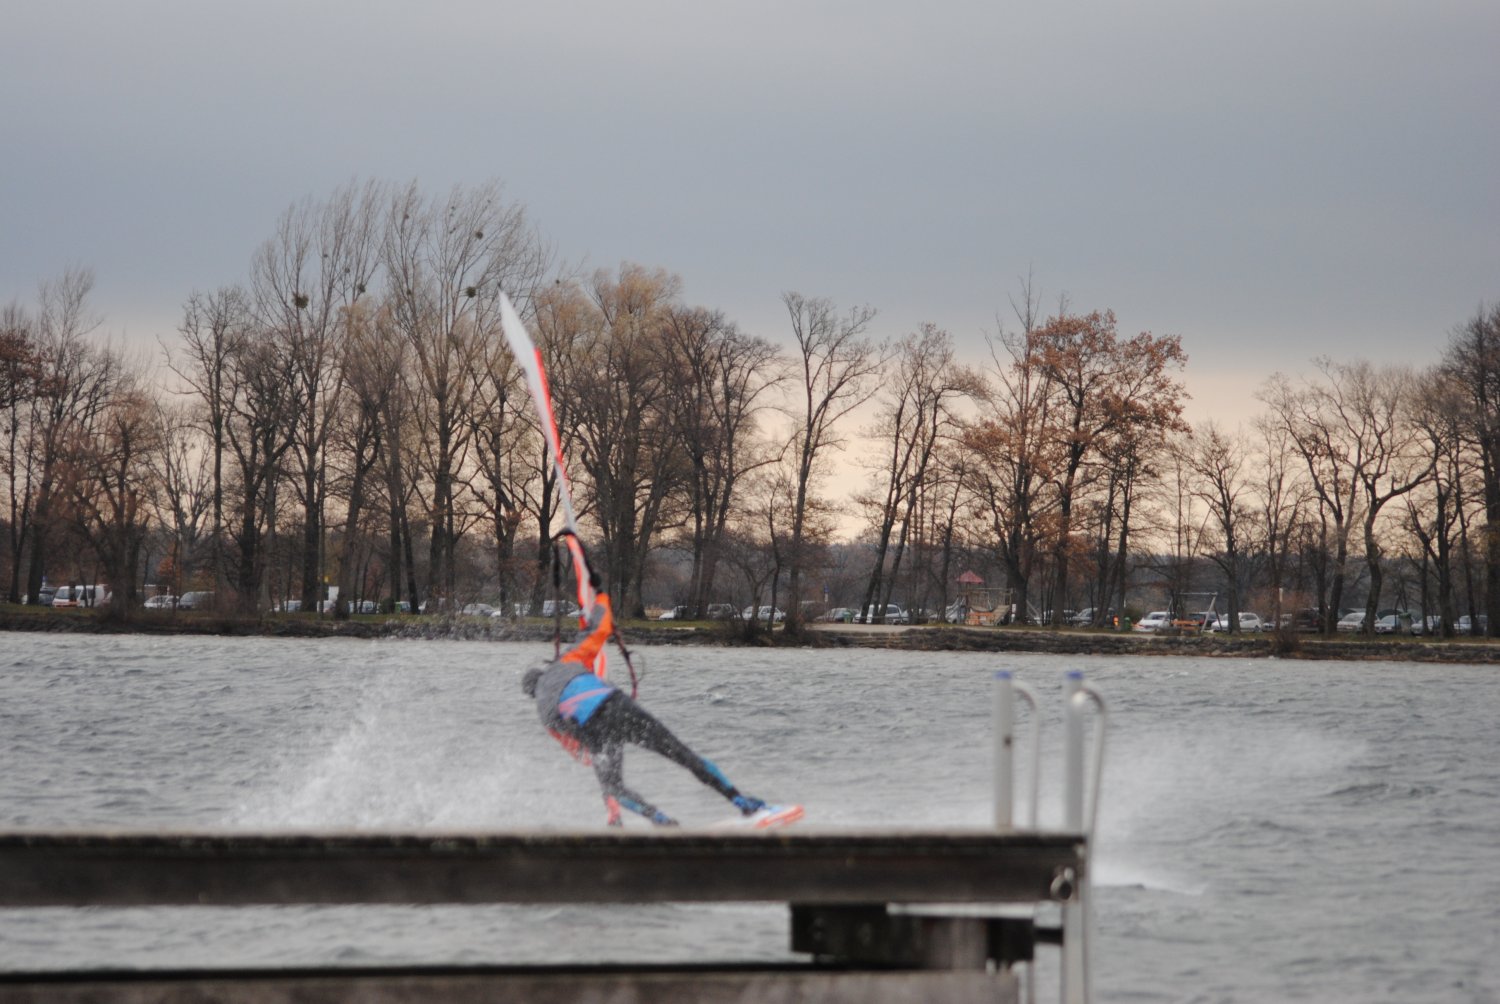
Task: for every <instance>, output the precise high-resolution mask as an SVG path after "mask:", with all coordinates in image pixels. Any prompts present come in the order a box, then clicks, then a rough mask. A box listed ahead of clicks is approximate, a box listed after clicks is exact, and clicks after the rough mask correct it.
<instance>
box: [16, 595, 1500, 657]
mask: <svg viewBox="0 0 1500 1004" xmlns="http://www.w3.org/2000/svg"><path fill="white" fill-rule="evenodd" d="M553 630H554V629H553V625H552V623H551V622H550V621H542V620H539V619H530V620H521V621H511V620H490V619H485V618H473V617H450V618H437V617H416V618H413V617H403V616H388V617H358V618H353V619H350V620H345V621H336V620H332V619H329V618H325V617H313V616H299V615H296V614H291V615H285V614H282V615H276V616H271V617H261V618H256V617H230V616H221V615H216V614H207V613H204V614H198V613H193V614H183V613H164V614H157V613H152V614H149V615H142V616H140V617H137V618H135V619H132V620H131V621H128V622H120V621H114V620H109V619H106V618H101V617H98V616H95V615H94V614H93V613H92V612H81V611H66V612H64V611H50V610H49V611H46V612H42V611H28V610H26V609H25V608H17V607H8V608H4V609H0V631H24V632H38V633H53V632H58V633H68V634H145V635H184V636H218V637H266V638H361V639H379V638H386V639H403V638H406V639H425V640H444V639H451V640H455V641H550V640H551V639H552V637H553ZM564 631H565V635H566V636H569V637H571V634H572V632H571V630H570V629H569V628H568V627H566V626H565V629H564ZM623 631H624V634H625V637H626V638H627V639H628V640H629V641H630V642H631V643H632V644H635V645H712V646H722V647H755V646H760V647H802V648H884V649H905V650H909V651H922V652H1034V653H1041V654H1052V655H1116V656H1206V657H1218V658H1238V659H1270V658H1277V659H1292V660H1306V661H1319V660H1325V659H1343V660H1349V661H1355V662H1360V661H1402V662H1426V663H1454V664H1491V663H1500V643H1497V642H1496V641H1492V640H1489V639H1451V640H1447V641H1426V640H1422V639H1418V638H1390V637H1379V638H1347V637H1338V638H1332V639H1325V638H1321V637H1318V636H1316V635H1306V634H1300V635H1296V636H1293V639H1292V640H1291V641H1290V642H1289V643H1283V642H1282V640H1281V639H1278V638H1277V636H1275V635H1271V634H1252V635H1238V636H1234V635H1222V634H1212V635H1200V636H1182V637H1159V636H1155V635H1149V634H1138V633H1131V632H1113V631H1099V630H1089V629H1081V630H1067V629H1064V630H1054V629H1050V628H968V627H952V626H946V625H933V626H917V627H909V628H908V627H897V626H884V625H844V624H826V625H825V624H820V625H816V626H812V627H810V628H809V630H808V631H807V633H806V635H805V636H804V637H803V638H802V639H798V640H795V641H794V640H792V639H787V638H784V636H783V635H782V634H781V633H780V632H779V631H778V632H776V633H775V634H773V635H767V634H765V633H760V634H757V635H754V636H748V637H747V636H746V635H745V634H743V633H742V632H741V631H740V630H738V629H737V628H736V627H734V626H731V625H729V624H711V623H709V624H684V625H681V626H677V625H673V626H671V627H667V626H663V625H660V624H658V623H656V622H650V621H644V622H629V623H627V624H626V625H625V626H624V628H623Z"/></svg>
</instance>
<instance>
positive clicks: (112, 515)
mask: <svg viewBox="0 0 1500 1004" xmlns="http://www.w3.org/2000/svg"><path fill="white" fill-rule="evenodd" d="M108 369H109V371H110V372H111V374H112V379H111V380H110V384H109V386H108V387H106V388H105V389H104V399H103V400H102V402H101V403H100V406H99V408H98V409H97V411H96V412H94V413H93V414H92V415H91V416H90V420H89V421H88V422H86V423H85V422H80V423H77V424H75V425H73V426H72V427H71V428H70V430H69V434H68V436H67V438H66V440H65V442H64V444H63V457H62V464H61V467H62V470H61V472H60V473H61V477H60V479H59V483H60V485H61V486H63V487H64V488H65V489H66V491H67V493H68V496H69V497H68V503H69V504H68V510H69V511H70V513H71V515H72V517H73V519H74V521H75V525H76V526H77V529H78V530H79V531H80V533H81V535H82V536H83V538H84V539H86V540H87V541H88V542H89V544H90V545H91V547H92V549H93V551H94V553H95V554H96V555H97V556H98V559H99V567H100V569H101V570H102V572H103V575H104V581H107V582H108V583H109V584H110V589H111V593H112V600H111V603H110V607H109V611H108V613H109V616H110V617H111V618H113V619H118V620H127V619H129V618H130V616H131V615H132V614H133V613H134V611H135V607H136V603H137V596H138V592H139V589H138V587H139V585H140V582H141V578H140V574H139V571H140V558H141V551H142V548H143V545H144V543H145V538H146V534H147V532H148V530H149V529H150V526H151V505H150V495H151V492H152V489H153V484H152V469H153V466H154V464H155V461H156V458H157V456H158V454H159V453H160V452H161V449H162V440H161V425H160V423H159V421H158V419H157V413H156V402H155V401H153V400H152V398H151V396H150V394H149V393H148V392H147V390H146V389H145V386H144V383H143V381H142V380H141V378H140V377H139V375H138V374H137V373H136V372H133V371H131V370H130V369H128V368H127V367H126V365H125V364H124V363H123V362H122V361H120V360H119V358H118V357H115V361H114V362H113V364H112V365H110V366H109V367H108Z"/></svg>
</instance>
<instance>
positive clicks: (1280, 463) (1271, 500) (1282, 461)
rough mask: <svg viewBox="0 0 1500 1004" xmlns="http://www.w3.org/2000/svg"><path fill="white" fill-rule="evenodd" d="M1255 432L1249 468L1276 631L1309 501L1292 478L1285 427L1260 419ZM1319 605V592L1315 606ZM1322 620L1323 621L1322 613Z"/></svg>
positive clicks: (1292, 456) (1292, 451) (1292, 453)
mask: <svg viewBox="0 0 1500 1004" xmlns="http://www.w3.org/2000/svg"><path fill="white" fill-rule="evenodd" d="M1255 429H1256V431H1257V433H1258V434H1259V436H1260V451H1259V455H1258V457H1257V458H1256V463H1255V465H1254V467H1253V469H1254V470H1255V471H1257V472H1258V475H1257V476H1255V477H1254V478H1253V482H1252V491H1253V493H1254V498H1255V506H1256V510H1257V511H1258V512H1259V514H1260V523H1259V526H1260V530H1261V546H1262V547H1263V548H1264V551H1265V556H1266V568H1267V570H1268V572H1269V576H1270V587H1271V597H1272V599H1271V604H1272V607H1271V623H1272V624H1273V625H1274V626H1275V627H1277V628H1280V627H1281V623H1282V615H1283V614H1284V613H1285V611H1284V610H1283V609H1282V596H1283V591H1284V588H1285V586H1286V585H1287V576H1288V572H1289V566H1290V563H1291V553H1292V545H1293V541H1294V540H1295V539H1296V536H1297V534H1298V532H1299V528H1300V527H1302V526H1303V525H1304V522H1305V514H1306V510H1307V507H1308V505H1309V504H1310V501H1311V497H1310V492H1309V490H1308V488H1307V485H1306V483H1305V482H1303V481H1301V480H1299V479H1298V478H1297V477H1296V471H1295V470H1294V468H1293V464H1294V463H1295V458H1296V450H1295V446H1294V444H1293V442H1292V439H1291V433H1290V431H1289V430H1288V429H1287V427H1286V426H1285V425H1284V424H1283V423H1281V422H1279V421H1277V420H1276V418H1275V417H1274V416H1273V415H1262V416H1261V417H1259V418H1257V419H1256V422H1255ZM1322 602H1323V596H1322V593H1321V591H1319V595H1318V603H1319V604H1321V603H1322ZM1322 616H1323V618H1324V619H1326V611H1325V612H1324V614H1323V615H1322Z"/></svg>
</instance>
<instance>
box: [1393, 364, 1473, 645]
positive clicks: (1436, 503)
mask: <svg viewBox="0 0 1500 1004" xmlns="http://www.w3.org/2000/svg"><path fill="white" fill-rule="evenodd" d="M1464 405H1465V401H1464V389H1463V387H1462V386H1461V385H1460V384H1459V382H1458V380H1457V379H1456V377H1455V375H1454V374H1453V373H1452V372H1451V371H1449V370H1447V369H1445V368H1443V367H1440V366H1439V367H1434V368H1432V369H1431V370H1428V371H1427V372H1426V373H1424V374H1423V375H1422V378H1421V380H1420V383H1419V387H1418V389H1417V393H1416V397H1415V400H1414V406H1413V411H1412V421H1413V422H1414V423H1415V425H1416V426H1417V427H1418V428H1419V429H1420V430H1421V432H1422V444H1423V448H1424V449H1425V450H1426V452H1427V454H1428V455H1429V456H1430V457H1431V459H1432V476H1431V478H1429V480H1428V481H1427V483H1426V484H1425V485H1423V486H1422V487H1421V488H1420V489H1419V490H1418V491H1414V492H1412V493H1411V494H1409V495H1407V496H1406V499H1405V503H1406V523H1407V526H1408V527H1409V528H1410V530H1411V532H1412V535H1413V536H1414V537H1415V538H1416V540H1417V544H1418V546H1419V547H1420V548H1421V551H1422V558H1423V565H1424V567H1425V566H1426V565H1428V564H1430V565H1431V568H1432V572H1433V575H1431V576H1429V575H1423V577H1422V583H1421V591H1422V615H1423V618H1424V623H1423V625H1422V631H1423V633H1429V634H1430V633H1431V632H1432V630H1433V627H1434V626H1436V627H1437V629H1438V631H1439V632H1440V633H1441V634H1442V635H1443V637H1445V638H1451V637H1452V636H1453V625H1454V622H1455V618H1454V615H1455V612H1456V604H1455V599H1456V596H1455V594H1456V589H1457V583H1456V582H1455V579H1454V574H1455V569H1454V550H1455V545H1457V544H1458V534H1459V526H1460V505H1461V502H1462V499H1463V492H1462V490H1461V485H1462V483H1463V481H1464V480H1465V479H1466V477H1468V476H1469V473H1470V470H1471V463H1472V462H1471V460H1470V458H1469V456H1467V455H1466V452H1467V451H1466V450H1465V444H1464V438H1463V432H1464V428H1465V423H1466V416H1465V414H1464ZM1433 578H1435V579H1436V582H1435V584H1436V587H1437V596H1436V597H1435V599H1436V602H1435V603H1434V602H1433V599H1434V597H1432V596H1431V595H1430V593H1429V582H1430V581H1431V580H1432V579H1433ZM1434 607H1435V608H1436V609H1437V611H1438V615H1437V618H1438V619H1437V624H1436V625H1434V624H1433V622H1432V611H1433V609H1434Z"/></svg>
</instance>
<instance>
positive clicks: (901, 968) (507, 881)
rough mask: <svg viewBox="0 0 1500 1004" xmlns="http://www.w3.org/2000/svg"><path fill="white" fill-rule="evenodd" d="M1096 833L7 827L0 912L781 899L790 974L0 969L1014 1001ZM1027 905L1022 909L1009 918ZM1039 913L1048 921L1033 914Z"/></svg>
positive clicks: (429, 997) (381, 995)
mask: <svg viewBox="0 0 1500 1004" xmlns="http://www.w3.org/2000/svg"><path fill="white" fill-rule="evenodd" d="M1086 878H1087V847H1086V841H1085V839H1084V838H1083V837H1082V836H1080V835H1078V834H1056V833H1035V832H1024V833H1021V832H993V831H980V830H975V831H941V832H938V831H897V832H863V831H851V832H843V831H824V832H818V831H814V830H811V829H796V830H785V831H779V832H775V833H755V832H742V831H715V832H705V831H677V830H670V831H669V830H653V831H649V832H644V831H642V832H615V833H610V832H602V833H601V832H588V833H571V832H532V833H422V834H398V833H285V834H238V833H233V834H225V833H161V834H158V833H25V832H22V833H0V907H6V908H15V907H22V908H26V907H59V906H61V907H83V906H109V907H124V906H141V905H164V906H215V907H223V906H248V905H266V904H495V903H515V904H580V903H664V902H677V903H709V902H714V903H723V902H772V903H784V904H786V905H787V906H788V908H789V914H790V918H789V927H790V944H791V948H792V950H793V951H794V952H799V953H803V954H805V956H806V962H805V963H802V962H798V963H791V964H786V965H752V964H745V965H738V964H729V965H716V966H681V965H674V966H665V965H661V966H561V965H556V964H555V963H549V961H548V960H546V959H538V960H536V963H535V964H534V965H526V966H495V967H472V966H470V967H444V966H425V967H400V968H381V969H359V970H355V969H338V968H327V969H319V970H316V971H310V970H276V969H266V970H253V971H238V970H236V971H227V970H222V969H219V970H215V969H214V968H213V965H212V964H213V960H211V959H205V960H203V963H204V966H203V968H202V969H196V970H193V971H191V972H121V973H108V972H88V971H80V972H65V973H0V1004H11V1002H17V1004H19V1002H27V1004H29V1002H48V1004H61V1002H84V1001H89V1002H105V1001H107V1002H120V1004H135V1002H145V1001H151V1002H163V1001H165V1002H171V1001H184V1002H185V1001H203V1000H214V1001H224V1002H230V1004H263V1002H271V1001H280V1002H292V1001H296V1002H299V1004H301V1002H323V1001H329V1002H332V1001H346V1000H362V1001H366V1000H367V1001H378V1002H383V1004H384V1002H390V1004H397V1002H400V1004H407V1002H428V1001H444V1002H458V1004H463V1002H467V1001H475V1002H477V1001H495V1000H505V1001H516V1002H521V1004H532V1002H535V1004H542V1002H547V1004H555V1002H562V1001H574V1002H583V1004H588V1002H593V1001H599V1002H603V1001H609V1002H611V1004H625V1002H635V1001H639V1002H642V1004H644V1002H647V1001H652V1002H662V1004H672V1002H678V1001H702V1002H710V1004H712V1002H719V1001H723V1002H728V1001H767V1002H782V1001H785V1002H792V1001H810V1000H817V1001H824V1002H832V1001H859V1002H862V1004H876V1002H882V1001H890V1002H896V1001H901V1002H905V1001H913V1002H915V1001H924V1002H925V1001H937V1000H941V1001H954V1002H964V1001H980V1000H983V1001H987V1002H995V1001H1007V1000H1015V999H1016V996H1017V981H1016V978H1015V973H1014V971H1013V968H1012V967H1013V966H1014V965H1015V964H1016V963H1018V962H1024V961H1027V960H1029V959H1031V958H1032V953H1033V948H1034V946H1035V945H1036V944H1037V942H1038V941H1055V940H1057V938H1058V935H1057V933H1056V932H1055V931H1048V930H1038V929H1037V927H1036V925H1035V922H1034V919H1033V918H1032V916H1031V915H1029V914H1028V915H1026V916H1025V917H1024V918H1023V919H1018V918H1017V916H1016V914H1015V911H1014V909H1013V908H1014V906H1015V905H1017V904H1025V905H1033V906H1034V905H1037V904H1042V903H1048V902H1052V903H1068V902H1072V901H1074V899H1075V897H1076V895H1077V891H1078V890H1079V889H1080V887H1081V884H1082V883H1084V882H1085V881H1086ZM1007 904H1008V905H1010V906H1011V907H1012V910H1011V911H1010V912H1006V911H1005V910H1002V909H1001V907H1003V906H1005V905H1007ZM1033 913H1034V911H1033Z"/></svg>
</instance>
